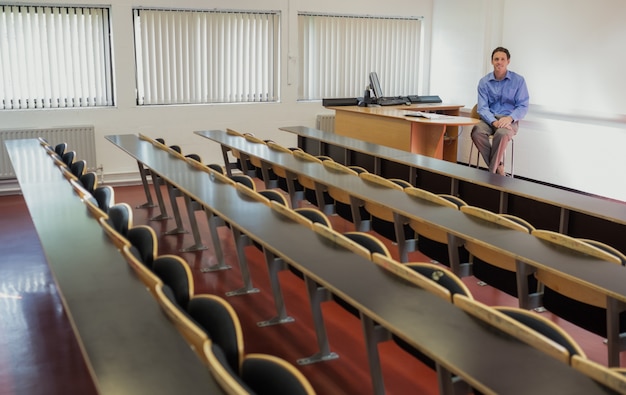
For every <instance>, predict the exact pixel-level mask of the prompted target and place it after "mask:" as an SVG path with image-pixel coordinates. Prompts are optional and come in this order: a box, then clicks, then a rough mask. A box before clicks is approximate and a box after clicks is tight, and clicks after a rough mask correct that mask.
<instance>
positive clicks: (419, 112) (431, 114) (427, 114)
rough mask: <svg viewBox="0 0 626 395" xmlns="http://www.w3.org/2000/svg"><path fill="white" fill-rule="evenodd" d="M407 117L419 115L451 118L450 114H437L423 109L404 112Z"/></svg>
mask: <svg viewBox="0 0 626 395" xmlns="http://www.w3.org/2000/svg"><path fill="white" fill-rule="evenodd" d="M404 115H405V116H407V117H418V118H428V119H440V118H449V117H450V116H449V115H443V114H437V113H434V112H423V111H412V112H407V113H406V114H404Z"/></svg>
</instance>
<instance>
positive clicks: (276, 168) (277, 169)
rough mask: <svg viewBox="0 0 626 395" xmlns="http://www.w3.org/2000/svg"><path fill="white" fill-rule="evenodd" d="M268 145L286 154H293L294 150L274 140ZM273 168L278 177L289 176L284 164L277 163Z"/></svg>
mask: <svg viewBox="0 0 626 395" xmlns="http://www.w3.org/2000/svg"><path fill="white" fill-rule="evenodd" d="M267 146H268V147H269V148H270V149H272V150H274V151H277V152H282V153H284V154H290V155H291V154H292V151H291V150H290V149H289V148H287V147H283V146H282V145H279V144H276V143H275V142H273V141H268V142H267ZM272 170H274V174H276V175H277V176H278V177H281V178H287V169H286V168H285V167H282V166H278V165H276V164H273V165H272Z"/></svg>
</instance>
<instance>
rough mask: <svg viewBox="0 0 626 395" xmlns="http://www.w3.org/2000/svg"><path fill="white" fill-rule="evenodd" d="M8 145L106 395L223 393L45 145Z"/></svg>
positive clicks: (59, 284)
mask: <svg viewBox="0 0 626 395" xmlns="http://www.w3.org/2000/svg"><path fill="white" fill-rule="evenodd" d="M6 145H7V148H8V152H9V155H10V157H11V160H12V163H13V167H14V168H15V172H16V174H17V178H18V180H19V183H20V187H21V190H22V193H23V194H24V198H25V200H26V204H27V205H28V209H29V211H30V214H31V216H32V219H33V222H34V224H35V228H36V230H37V233H38V235H39V239H40V241H41V244H42V246H43V250H44V252H45V255H46V259H47V261H48V264H49V265H50V268H51V271H52V273H53V276H54V278H55V281H56V285H57V288H58V290H59V294H60V295H61V298H62V300H63V305H64V307H65V309H66V311H67V315H68V317H69V319H70V321H71V322H72V325H73V327H74V331H75V334H76V337H77V339H78V341H79V344H80V345H81V347H82V348H83V350H84V355H85V360H86V362H87V364H88V366H89V367H90V370H91V371H92V372H93V376H92V377H93V380H94V382H95V383H96V386H97V388H98V391H99V393H101V394H151V395H152V394H183V393H184V394H203V395H206V394H221V393H223V392H222V391H221V389H220V388H219V387H218V386H217V384H216V383H215V380H214V379H213V377H212V376H211V374H210V372H209V370H208V368H207V367H206V366H205V365H203V364H202V362H201V361H200V359H199V358H198V357H197V356H196V354H195V353H194V352H193V351H192V350H191V349H190V347H189V345H188V344H187V343H186V342H185V341H184V339H183V337H182V336H181V335H180V333H179V332H178V331H177V330H176V328H175V327H174V325H172V323H171V322H170V321H169V320H168V319H167V317H166V316H165V315H164V314H163V313H162V311H161V309H160V307H159V304H158V303H157V301H156V300H155V299H154V298H153V297H152V296H151V295H150V293H149V292H147V290H146V288H145V286H144V285H143V284H142V283H141V282H140V281H139V280H138V279H137V278H136V277H135V276H134V274H133V272H132V270H130V268H129V266H128V264H127V263H126V261H125V260H124V259H123V257H122V256H121V254H120V252H119V251H118V250H117V249H116V248H115V247H114V246H113V244H111V243H110V242H109V241H108V239H107V237H106V235H105V234H104V232H103V231H102V228H101V226H100V225H99V224H98V222H97V221H96V220H95V219H94V218H93V217H91V216H90V215H89V213H88V212H87V209H86V206H85V204H83V203H82V202H81V201H80V199H79V198H78V196H77V195H76V194H75V193H74V191H73V188H72V187H71V185H70V183H69V182H68V181H67V180H66V179H65V178H64V177H63V176H62V174H61V172H60V171H59V169H58V168H57V166H56V165H55V164H54V163H53V161H52V159H51V158H50V156H49V155H47V154H46V152H45V150H44V149H43V147H42V146H41V145H40V144H39V141H38V140H35V139H32V140H12V141H8V142H7V143H6ZM5 231H6V230H5ZM42 385H45V383H42Z"/></svg>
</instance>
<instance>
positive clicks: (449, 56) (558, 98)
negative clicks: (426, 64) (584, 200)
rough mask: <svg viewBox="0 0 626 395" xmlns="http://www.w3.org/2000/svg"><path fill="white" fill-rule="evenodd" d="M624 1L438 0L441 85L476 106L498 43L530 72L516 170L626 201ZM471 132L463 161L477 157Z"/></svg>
mask: <svg viewBox="0 0 626 395" xmlns="http://www.w3.org/2000/svg"><path fill="white" fill-rule="evenodd" d="M625 16H626V2H624V1H623V0H597V1H594V2H593V3H590V2H588V1H585V0H550V1H545V0H529V1H515V0H465V1H462V2H460V1H453V0H435V1H434V7H433V46H432V61H433V63H432V74H431V76H432V79H431V91H432V92H433V93H435V94H439V95H441V96H442V97H443V98H444V101H453V102H456V103H461V104H465V105H466V106H467V107H471V106H472V105H473V104H474V103H475V102H476V84H477V82H478V79H479V78H480V77H481V76H482V75H484V74H485V73H487V72H489V71H490V70H491V66H490V64H489V57H490V55H491V51H492V50H493V48H495V47H496V46H499V45H502V46H505V47H507V48H508V49H509V50H510V51H511V64H510V69H511V70H514V71H517V72H519V73H520V74H522V75H524V77H525V78H526V81H527V84H528V87H529V91H530V104H531V107H530V112H529V114H528V116H527V118H526V120H525V121H523V122H522V123H521V124H520V131H519V133H518V135H517V137H516V139H515V173H516V174H517V175H520V176H523V177H528V178H531V179H535V180H540V181H545V182H548V183H551V184H556V185H563V186H566V187H568V188H573V189H576V190H581V191H585V192H589V193H593V194H597V195H602V196H607V197H611V198H615V199H618V200H623V201H626V185H624V184H623V183H622V182H621V177H620V176H619V171H620V170H621V169H623V168H626V156H625V155H624V154H623V147H624V146H626V115H625V114H626V95H625V94H624V92H626V78H624V70H626V52H624V51H623V50H622V48H623V43H624V42H626V27H624V25H623V23H622V20H623V18H624V17H625ZM470 144H471V143H470V139H469V130H467V129H466V130H465V131H464V133H463V135H462V136H461V144H460V149H459V160H460V161H462V162H467V159H468V153H469V147H470Z"/></svg>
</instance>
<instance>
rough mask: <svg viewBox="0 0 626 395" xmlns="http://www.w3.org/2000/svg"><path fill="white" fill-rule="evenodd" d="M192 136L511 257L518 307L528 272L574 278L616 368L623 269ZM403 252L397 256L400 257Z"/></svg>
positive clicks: (343, 178) (257, 148)
mask: <svg viewBox="0 0 626 395" xmlns="http://www.w3.org/2000/svg"><path fill="white" fill-rule="evenodd" d="M196 134H198V135H200V136H202V137H205V138H208V139H210V140H211V141H214V142H216V143H219V144H220V145H221V146H222V149H223V152H224V154H225V155H226V153H227V152H229V151H230V150H236V151H238V152H239V153H240V154H242V155H245V156H254V157H257V158H260V159H261V161H262V162H263V163H264V164H266V165H267V166H268V167H271V166H280V167H283V168H286V169H288V171H289V172H291V178H293V179H295V178H297V176H298V175H306V176H307V177H308V178H311V179H314V180H315V182H316V184H318V188H319V189H321V190H323V189H324V188H326V187H327V186H332V187H335V188H338V189H342V190H345V191H347V192H348V193H349V194H350V195H351V196H352V197H353V199H354V204H360V203H361V202H364V201H369V202H373V203H378V204H382V205H384V206H387V207H391V208H392V209H393V210H394V212H395V220H396V221H395V222H396V227H399V226H402V225H401V224H402V223H405V222H406V220H407V219H408V218H413V219H417V220H420V221H423V222H427V223H429V224H431V225H432V226H434V227H436V228H439V229H441V230H443V231H445V232H447V234H448V235H449V236H448V238H449V245H459V242H461V243H462V242H463V241H464V240H471V241H473V242H476V243H478V244H482V245H484V246H486V247H489V248H491V249H494V250H496V251H499V252H503V253H505V254H508V255H510V256H511V257H512V258H513V259H515V260H516V261H517V269H518V270H517V273H518V278H517V280H518V281H517V283H518V298H519V301H520V306H521V307H524V308H526V307H529V306H530V305H531V302H532V301H531V295H530V294H529V290H528V286H527V282H526V281H525V279H526V275H527V274H529V273H532V271H533V268H542V269H544V270H546V271H549V272H553V273H555V274H557V275H559V276H563V277H567V278H572V279H575V281H577V282H578V283H580V284H581V286H585V287H590V288H592V289H594V290H597V291H599V292H601V293H603V294H604V295H606V298H607V302H608V312H607V327H608V328H609V333H608V336H607V338H608V349H609V352H608V354H609V365H610V366H617V365H619V352H620V339H619V315H620V313H621V312H623V311H625V310H626V269H625V268H624V267H622V266H618V265H615V264H613V263H609V262H605V261H601V260H598V259H595V258H590V257H587V256H582V255H580V254H576V253H572V252H569V251H564V250H562V249H560V248H558V247H556V246H554V245H550V244H548V243H546V242H544V241H541V240H539V239H537V238H536V237H534V236H532V235H529V234H523V233H521V232H516V231H514V230H511V229H505V228H503V227H501V226H497V225H494V224H492V223H490V222H487V221H483V220H479V219H476V218H473V217H471V216H467V215H465V214H463V213H461V212H460V211H458V210H454V209H451V208H448V207H441V206H437V205H434V204H430V203H427V202H424V201H421V200H418V199H414V198H411V197H410V196H409V195H407V194H406V193H404V192H403V191H398V190H393V189H387V188H380V187H377V186H375V185H372V184H369V183H366V182H364V181H363V180H361V179H360V178H359V177H354V176H352V175H348V174H339V173H333V172H329V171H327V170H326V169H325V168H324V166H322V165H320V164H317V163H310V162H304V161H301V160H298V159H297V158H295V157H294V156H293V155H291V154H289V153H284V152H279V151H275V150H272V149H270V148H269V147H268V146H266V145H264V144H256V143H252V142H249V141H246V140H245V139H243V138H241V137H238V136H233V135H229V134H227V133H226V132H223V131H215V130H214V131H199V132H196ZM244 159H245V158H244ZM451 252H452V251H451ZM404 253H406V252H404ZM404 253H403V252H402V251H401V256H402V255H403V254H404ZM456 258H457V260H456V262H455V261H453V262H452V264H451V266H452V269H453V270H454V271H455V272H456V273H457V274H461V268H460V262H458V256H457V257H456Z"/></svg>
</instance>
